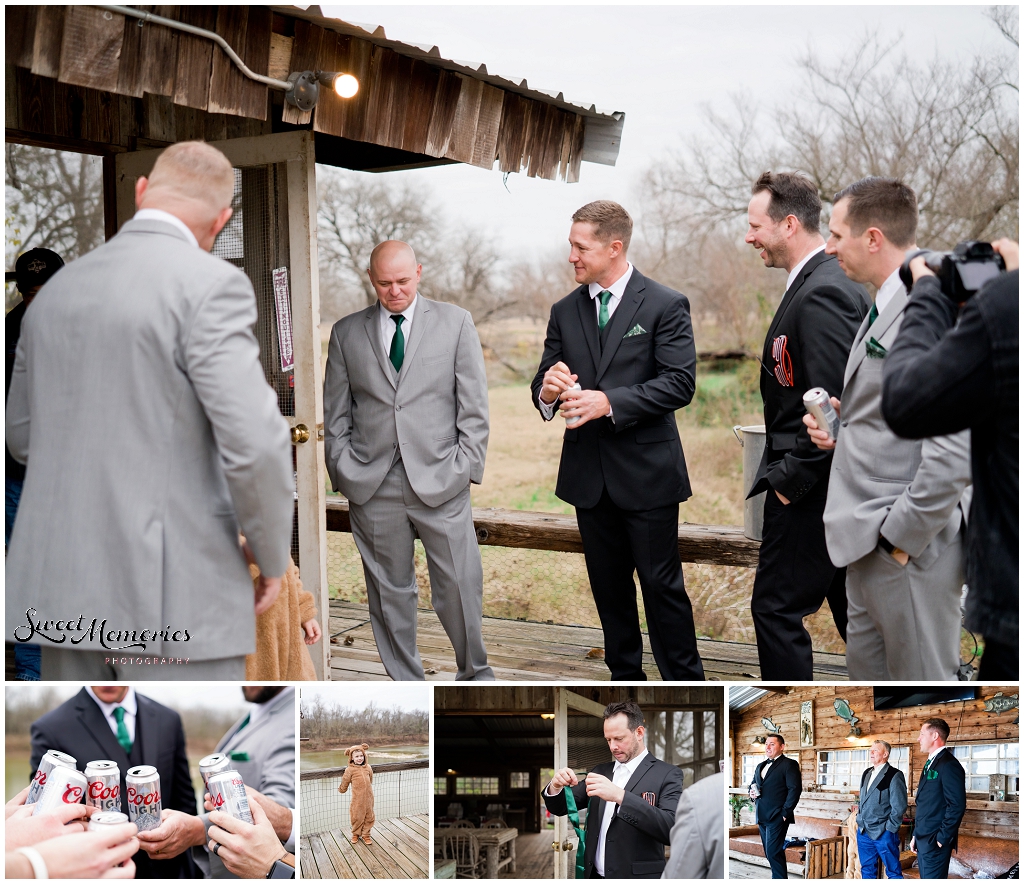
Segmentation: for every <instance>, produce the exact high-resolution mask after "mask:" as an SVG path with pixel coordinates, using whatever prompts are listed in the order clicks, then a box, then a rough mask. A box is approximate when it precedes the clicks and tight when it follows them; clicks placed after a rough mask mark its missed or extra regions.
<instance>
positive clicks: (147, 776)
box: [125, 764, 162, 832]
mask: <svg viewBox="0 0 1024 884" xmlns="http://www.w3.org/2000/svg"><path fill="white" fill-rule="evenodd" d="M125 784H126V785H127V787H128V816H129V818H130V819H131V821H132V822H133V823H135V825H136V826H138V827H139V831H140V832H145V831H147V830H148V829H155V828H156V827H157V826H159V825H160V811H161V810H162V805H161V804H160V774H159V773H158V772H157V769H156V768H155V767H153V765H151V764H140V765H139V766H138V767H133V768H130V769H129V771H128V774H127V776H125Z"/></svg>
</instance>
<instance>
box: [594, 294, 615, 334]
mask: <svg viewBox="0 0 1024 884" xmlns="http://www.w3.org/2000/svg"><path fill="white" fill-rule="evenodd" d="M598 297H599V298H600V299H601V309H600V310H599V311H598V313H597V327H598V328H599V329H602V330H603V329H604V327H605V326H606V325H607V324H608V302H609V301H610V300H611V299H612V293H611V292H609V291H603V292H601V294H599V295H598Z"/></svg>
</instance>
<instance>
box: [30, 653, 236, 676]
mask: <svg viewBox="0 0 1024 884" xmlns="http://www.w3.org/2000/svg"><path fill="white" fill-rule="evenodd" d="M187 656H188V652H187V651H186V650H182V651H181V652H180V657H165V658H161V657H157V656H155V655H153V654H139V653H138V652H136V653H135V654H131V653H128V652H126V651H121V652H120V654H118V653H116V652H114V651H111V652H110V653H106V652H104V651H69V650H67V649H65V648H43V660H42V664H43V665H42V673H43V681H84V682H86V683H87V684H91V683H92V682H94V681H245V657H222V658H221V659H219V660H189V661H188V663H185V662H182V663H178V660H179V659H180V660H182V661H184V660H185V658H186V657H187ZM161 659H163V660H164V661H165V662H163V663H159V662H157V661H159V660H161ZM146 661H152V662H148V663H147V662H146Z"/></svg>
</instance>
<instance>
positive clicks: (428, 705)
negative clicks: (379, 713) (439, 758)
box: [300, 681, 434, 712]
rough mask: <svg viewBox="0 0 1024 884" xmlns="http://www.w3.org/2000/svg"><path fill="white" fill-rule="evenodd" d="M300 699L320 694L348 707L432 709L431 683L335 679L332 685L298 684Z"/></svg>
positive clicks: (326, 700)
mask: <svg viewBox="0 0 1024 884" xmlns="http://www.w3.org/2000/svg"><path fill="white" fill-rule="evenodd" d="M300 690H301V696H302V702H303V703H305V702H307V701H308V700H311V699H312V698H313V697H314V696H315V695H317V694H319V695H320V696H322V697H323V698H324V702H325V703H328V704H331V705H335V704H336V705H339V706H347V707H349V708H351V709H365V708H366V707H367V706H369V705H370V703H376V704H377V705H378V706H384V707H386V708H391V707H392V706H397V707H398V708H399V709H404V710H406V711H408V710H412V709H422V710H425V711H427V712H429V711H431V709H432V708H433V696H434V695H433V693H432V689H431V687H430V685H426V684H409V683H407V682H400V681H398V682H393V683H391V684H384V685H382V684H380V683H377V682H370V683H365V682H334V683H333V684H304V685H302V686H301V689H300Z"/></svg>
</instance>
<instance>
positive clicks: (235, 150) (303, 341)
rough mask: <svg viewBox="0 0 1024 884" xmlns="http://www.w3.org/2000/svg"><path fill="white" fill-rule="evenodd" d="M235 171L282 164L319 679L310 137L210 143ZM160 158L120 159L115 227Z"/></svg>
mask: <svg viewBox="0 0 1024 884" xmlns="http://www.w3.org/2000/svg"><path fill="white" fill-rule="evenodd" d="M210 143H211V144H212V145H213V146H214V147H216V148H218V149H219V150H220V151H222V152H223V153H224V155H225V156H226V157H227V158H228V160H230V162H231V164H232V165H233V166H235V167H241V166H262V165H270V164H272V163H284V164H286V170H287V187H288V245H289V259H288V264H289V271H288V276H289V285H290V289H291V299H292V335H293V346H294V355H295V369H294V378H295V417H293V418H289V421H290V423H291V425H292V427H293V428H295V427H297V426H298V425H300V424H301V425H304V426H305V427H306V428H307V429H308V430H309V441H308V442H305V443H300V444H297V445H296V461H295V462H296V471H297V477H296V486H297V492H298V504H299V506H298V523H299V556H300V558H301V561H302V584H303V587H304V588H305V589H306V590H308V591H309V592H311V593H313V598H314V599H315V600H316V605H317V619H318V620H319V622H320V626H321V629H322V631H323V637H322V638H321V640H320V641H319V642H318V643H317V644H316V645H313V646H311V647H310V654H311V656H312V658H313V668H314V669H315V670H316V676H317V678H318V679H325V678H326V679H329V678H330V673H331V645H330V641H331V640H330V603H329V595H328V586H327V497H326V491H325V487H324V486H325V479H326V475H325V468H324V402H323V377H322V371H321V368H320V348H321V342H320V331H319V326H320V287H319V272H318V264H317V230H316V214H317V202H316V154H315V150H314V144H313V133H312V132H310V131H308V130H302V131H296V132H281V133H277V134H275V135H259V136H256V137H254V138H233V139H229V140H227V141H213V142H210ZM161 153H162V149H161V150H145V151H135V152H130V153H119V154H116V155H115V160H114V162H115V182H116V205H117V226H118V228H120V226H121V225H122V224H123V223H124V222H125V221H127V220H128V219H129V218H131V217H132V215H133V214H134V213H135V182H136V180H137V179H138V178H139V177H141V176H143V175H148V174H149V173H150V171H151V170H152V168H153V163H155V162H156V158H157V157H158V156H160V154H161Z"/></svg>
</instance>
